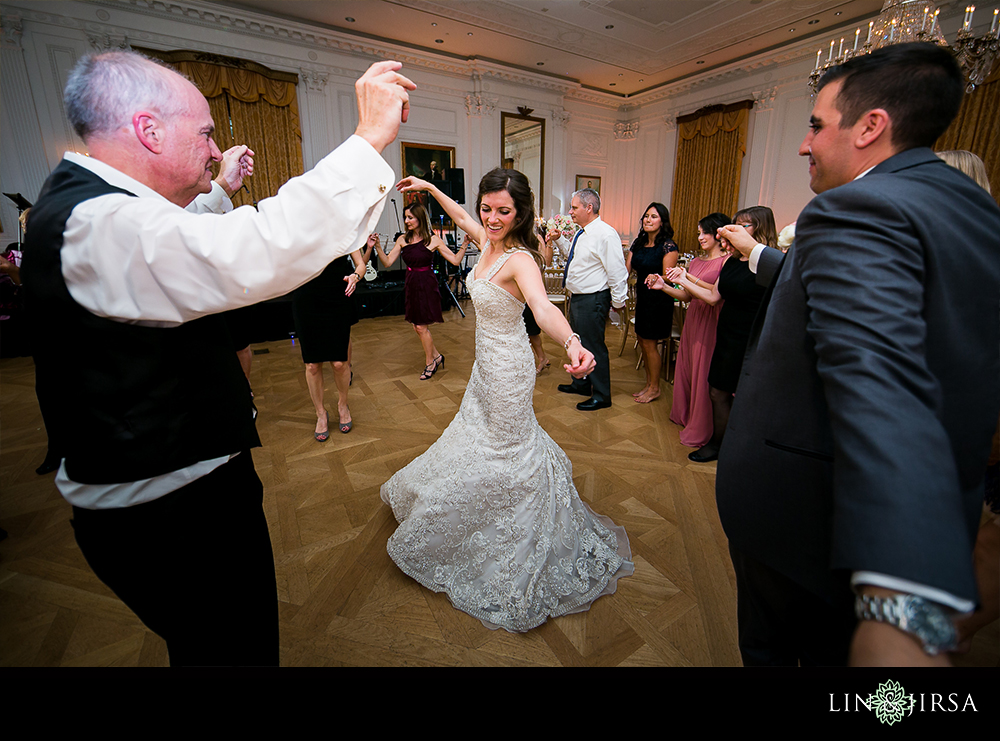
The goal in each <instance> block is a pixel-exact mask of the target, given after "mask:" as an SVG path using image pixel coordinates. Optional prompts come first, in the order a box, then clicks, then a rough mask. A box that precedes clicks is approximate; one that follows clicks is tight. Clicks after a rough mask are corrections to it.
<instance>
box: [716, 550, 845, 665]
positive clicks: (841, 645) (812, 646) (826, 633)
mask: <svg viewBox="0 0 1000 741" xmlns="http://www.w3.org/2000/svg"><path fill="white" fill-rule="evenodd" d="M729 554H730V556H731V557H732V559H733V568H734V569H735V571H736V588H737V608H736V611H737V621H738V623H739V645H740V654H741V655H742V657H743V665H744V666H846V665H847V659H848V653H849V651H850V647H851V638H852V637H853V635H854V628H855V627H856V626H857V619H856V618H855V616H854V609H853V606H854V599H853V595H852V593H851V590H850V589H849V588H848V587H845V589H844V594H843V595H842V598H841V599H840V600H839V602H838V603H837V604H832V603H830V602H828V601H826V600H825V599H823V598H822V597H820V596H819V595H817V594H814V593H813V592H810V591H809V590H807V589H806V588H804V587H802V586H801V585H799V584H798V583H797V582H794V581H792V580H791V579H789V578H788V577H787V576H785V575H784V574H782V573H780V572H778V571H775V570H774V569H772V568H771V567H770V566H767V565H766V564H764V563H761V562H760V561H758V560H756V559H754V558H751V557H750V556H747V555H746V554H744V553H743V552H741V551H739V550H737V549H736V548H734V547H733V546H732V545H730V546H729Z"/></svg>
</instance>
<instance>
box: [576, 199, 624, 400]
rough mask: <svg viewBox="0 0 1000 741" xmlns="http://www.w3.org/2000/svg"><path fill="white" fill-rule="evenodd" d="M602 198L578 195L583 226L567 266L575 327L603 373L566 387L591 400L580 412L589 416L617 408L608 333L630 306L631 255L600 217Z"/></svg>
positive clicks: (578, 214)
mask: <svg viewBox="0 0 1000 741" xmlns="http://www.w3.org/2000/svg"><path fill="white" fill-rule="evenodd" d="M600 213H601V197H600V196H599V195H598V194H597V191H595V190H594V189H592V188H584V189H583V190H578V191H577V192H576V193H574V194H573V199H572V201H571V203H570V209H569V215H570V217H571V218H572V219H573V221H574V222H576V223H577V224H578V225H579V226H580V231H579V232H577V233H576V236H574V237H573V243H572V246H571V247H570V253H569V259H568V260H567V262H566V272H565V282H566V290H567V291H568V292H569V293H570V294H571V295H572V298H571V299H570V304H569V323H570V325H571V326H572V327H573V331H574V332H576V333H577V334H578V335H580V342H581V343H582V344H583V346H584V347H586V348H587V349H588V350H590V351H591V352H592V353H594V359H595V360H596V361H597V367H596V368H595V369H594V372H593V373H591V374H590V375H589V376H587V377H585V378H580V379H576V378H575V379H573V382H572V383H568V384H562V385H560V386H559V390H560V391H562V392H563V393H567V394H581V395H583V396H589V397H590V398H589V399H587V400H586V401H581V402H580V403H579V404H577V405H576V408H577V409H579V410H581V411H585V412H589V411H593V410H594V409H604V408H605V407H609V406H611V369H610V365H609V361H610V358H609V355H608V346H607V343H606V342H605V341H604V329H605V326H606V324H607V320H608V312H609V311H610V309H612V308H614V309H615V310H616V311H617V310H618V309H621V308H622V307H623V306H624V305H625V295H626V281H627V279H628V271H627V270H626V269H625V255H624V253H623V252H622V241H621V237H620V236H619V235H618V232H617V231H615V229H614V227H612V226H610V225H609V224H606V223H605V222H604V221H603V220H602V219H601V217H600Z"/></svg>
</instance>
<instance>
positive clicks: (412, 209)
mask: <svg viewBox="0 0 1000 741" xmlns="http://www.w3.org/2000/svg"><path fill="white" fill-rule="evenodd" d="M403 226H405V227H406V231H405V232H404V233H403V234H402V235H401V236H400V237H399V239H397V240H396V244H394V245H393V247H392V249H391V250H390V251H389V254H388V255H385V254H383V253H382V250H380V249H377V250H375V252H376V254H377V255H378V259H379V261H380V262H381V263H382V266H383V267H389V266H390V265H392V264H393V263H394V262H396V259H397V258H399V257H400V256H402V258H403V262H405V263H406V283H405V284H404V290H405V307H406V311H405V315H406V321H408V322H409V323H410V324H412V325H413V329H414V330H415V331H416V333H417V336H418V337H419V338H420V344H421V345H423V348H424V372H423V373H421V374H420V380H421V381H426V380H427V379H429V378H430V377H431V376H433V375H434V374H435V373H437V370H438V368H441V367H442V366H444V355H442V354H441V353H439V352H438V350H437V347H435V346H434V338H433V337H431V331H430V329H429V328H428V325H430V324H434V323H435V322H443V321H444V317H443V316H442V315H441V292H440V290H439V289H438V282H437V277H436V276H435V275H434V272H433V271H432V270H431V262H432V261H433V259H434V253H435V252H440V253H441V256H442V257H443V258H444V259H445V260H447V261H448V262H450V263H451V264H452V265H459V264H461V262H462V258H463V257H465V245H464V244H463V245H462V248H461V249H460V250H459V251H458V252H457V253H456V252H452V251H451V249H449V248H448V245H446V244H445V243H444V241H443V240H442V239H441V238H440V237H438V236H436V235H435V234H434V233H433V232H432V231H431V221H430V218H429V217H428V215H427V209H425V208H424V207H423V206H421V205H420V204H419V203H411V204H409V205H408V206H406V207H405V208H404V209H403ZM373 239H374V240H378V235H375V234H373V235H372V236H371V237H369V238H368V241H369V242H370V243H371V242H372V240H373Z"/></svg>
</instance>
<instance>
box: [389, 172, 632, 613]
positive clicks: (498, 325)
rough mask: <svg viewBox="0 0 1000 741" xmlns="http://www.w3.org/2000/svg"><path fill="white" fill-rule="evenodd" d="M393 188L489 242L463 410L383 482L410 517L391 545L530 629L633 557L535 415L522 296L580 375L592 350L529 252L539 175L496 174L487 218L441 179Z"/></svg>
mask: <svg viewBox="0 0 1000 741" xmlns="http://www.w3.org/2000/svg"><path fill="white" fill-rule="evenodd" d="M396 187H397V189H398V190H400V191H403V192H405V191H428V192H429V193H430V194H431V195H432V196H433V197H434V198H435V199H436V200H437V201H438V203H440V204H441V206H442V207H443V208H444V210H445V211H446V212H447V213H448V215H449V216H450V217H451V218H452V219H453V220H454V221H455V222H456V224H457V225H458V227H459V228H461V229H462V230H463V231H465V232H466V233H468V234H469V235H470V236H471V237H472V239H473V240H475V241H476V242H477V243H478V244H480V245H482V246H483V251H482V258H481V259H480V260H479V263H478V264H477V265H476V267H475V269H474V270H473V271H472V274H471V276H470V278H471V282H470V283H469V293H470V294H471V295H472V302H473V305H474V306H475V310H476V361H475V364H474V365H473V366H472V375H471V377H470V378H469V384H468V387H467V388H466V391H465V396H464V398H463V399H462V404H461V407H460V409H459V411H458V414H457V415H456V416H455V419H454V420H453V421H452V423H451V424H450V425H449V426H448V428H447V429H446V430H445V431H444V433H443V434H442V435H441V437H440V438H439V439H438V441H437V442H435V443H434V445H432V446H431V447H430V448H429V449H428V450H427V452H426V453H424V454H423V455H421V456H420V457H419V458H417V459H416V460H414V461H413V462H411V463H410V464H409V465H407V466H406V467H405V468H403V469H402V470H400V471H399V472H397V473H396V474H395V475H394V476H393V477H392V478H391V479H389V481H387V482H386V483H385V484H384V485H383V486H382V491H381V495H382V500H383V501H384V502H385V503H386V504H388V505H389V506H390V507H392V512H393V515H394V516H395V517H396V520H397V521H398V522H399V528H398V529H397V530H396V532H395V533H393V535H392V536H391V537H390V538H389V542H388V546H387V549H388V552H389V556H390V557H391V558H392V560H393V561H395V562H396V564H397V565H398V566H399V568H400V569H401V570H402V571H403V572H404V573H406V574H408V575H409V576H411V577H412V578H414V579H416V580H417V581H418V582H419V583H420V584H422V585H424V586H425V587H427V588H428V589H431V590H434V591H436V592H445V593H446V594H447V595H448V597H449V598H450V599H451V602H452V604H453V605H454V606H455V607H457V608H458V609H460V610H464V611H465V612H467V613H469V614H470V615H472V616H474V617H476V618H478V619H479V620H481V621H482V622H483V624H484V625H486V626H487V627H489V628H505V629H506V630H508V631H511V632H522V631H527V630H531V629H532V628H535V627H537V626H538V625H540V624H542V623H543V622H545V621H546V620H547V619H548V618H549V617H558V616H560V615H566V614H569V613H573V612H580V611H583V610H587V609H589V607H590V604H591V603H592V602H593V601H594V600H596V599H597V598H598V597H600V596H602V595H605V594H611V593H613V592H614V591H615V588H616V583H617V580H618V579H619V578H620V577H623V576H628V575H630V574H631V573H632V572H633V570H634V567H633V564H632V561H631V557H632V554H631V551H630V549H629V544H628V538H627V536H626V535H625V529H624V528H621V527H618V526H616V525H615V524H614V523H613V522H612V521H611V520H610V519H609V518H607V517H604V516H603V515H599V514H596V513H595V512H593V511H592V510H591V509H590V508H589V507H588V506H587V505H586V504H584V503H583V502H582V501H581V500H580V497H579V495H578V494H577V491H576V487H575V486H574V485H573V474H572V465H571V464H570V461H569V458H568V457H567V456H566V454H565V453H564V452H563V451H562V449H561V448H560V447H559V446H558V445H556V443H555V441H553V440H552V438H551V437H549V435H548V434H547V433H546V432H545V430H543V429H542V428H541V427H540V426H539V425H538V421H537V420H536V419H535V413H534V409H533V407H532V393H533V391H534V386H535V377H536V373H535V363H534V356H533V354H532V352H531V346H530V345H529V343H528V336H527V333H526V331H525V326H524V320H523V318H522V312H523V309H524V304H525V302H527V304H528V306H530V307H531V310H532V312H534V315H535V318H536V320H537V322H538V325H539V326H540V327H541V328H542V330H543V331H544V332H545V333H546V334H548V335H549V336H550V337H552V338H553V339H554V340H556V341H557V342H560V343H563V346H564V347H565V348H566V351H567V354H568V356H569V363H568V364H567V365H565V366H564V367H565V368H566V370H567V371H568V372H569V373H571V374H573V375H574V376H576V377H582V376H583V375H586V373H588V372H590V371H591V370H592V369H593V367H594V356H593V354H591V353H590V352H589V351H588V350H586V349H584V348H583V346H582V345H581V344H580V338H579V337H578V336H577V335H576V334H574V333H572V330H571V329H570V326H569V323H568V322H567V321H566V319H565V317H564V316H563V314H562V312H561V311H560V310H559V309H558V308H556V307H555V306H554V305H553V304H552V303H551V302H550V301H549V299H548V297H547V295H546V292H545V288H544V284H543V282H542V277H541V273H540V272H539V269H538V266H537V263H536V262H535V260H534V259H533V258H532V256H531V255H530V254H529V252H528V251H527V250H526V249H525V248H534V249H535V250H536V251H537V245H538V240H537V238H536V237H535V235H534V222H535V214H534V207H533V198H532V195H531V188H530V186H529V184H528V181H527V179H526V178H525V177H524V175H522V174H521V173H520V172H518V171H516V170H503V169H496V170H493V171H492V172H489V173H487V174H486V175H485V176H484V177H483V179H482V181H481V182H480V184H479V196H478V198H477V200H476V210H477V212H478V213H479V219H480V221H478V222H477V221H476V220H475V219H473V218H472V217H471V216H470V215H469V214H467V213H466V212H465V210H464V209H462V207H461V206H459V205H458V204H457V203H455V202H454V201H453V200H451V199H450V198H448V197H447V196H445V195H444V194H443V193H441V192H440V191H439V190H438V189H437V188H436V187H435V186H434V185H433V184H431V183H428V182H426V181H423V180H419V179H417V178H413V177H408V178H405V179H403V180H402V181H400V183H399V184H398V185H397V186H396Z"/></svg>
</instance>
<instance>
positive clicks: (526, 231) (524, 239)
mask: <svg viewBox="0 0 1000 741" xmlns="http://www.w3.org/2000/svg"><path fill="white" fill-rule="evenodd" d="M503 191H506V192H507V193H509V194H510V198H511V200H512V201H514V209H515V210H516V211H517V216H516V217H515V218H514V223H513V224H511V227H510V234H509V235H508V239H509V240H512V241H514V242H515V243H520V244H521V246H523V247H525V248H526V249H528V250H529V251H530V252H532V253H533V254H532V257H534V256H535V255H536V254H537V255H538V258H536V259H537V260H538V261H539V264H542V263H541V252H539V249H538V245H539V242H538V237H537V236H536V234H535V198H534V196H533V195H532V193H531V184H530V183H529V182H528V178H526V177H525V176H524V173H522V172H519V171H517V170H507V169H504V168H502V167H497V168H496V169H493V170H490V171H489V172H488V173H486V174H485V175H483V179H482V180H480V181H479V195H478V196H476V215H477V216H479V208H480V206H482V203H483V196H485V195H488V194H489V193H500V192H503ZM482 221H483V217H482V216H479V223H481V224H482ZM485 226H486V225H485V224H483V227H484V228H485Z"/></svg>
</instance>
